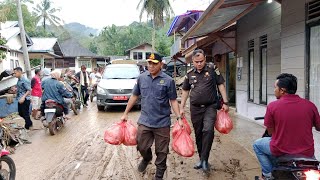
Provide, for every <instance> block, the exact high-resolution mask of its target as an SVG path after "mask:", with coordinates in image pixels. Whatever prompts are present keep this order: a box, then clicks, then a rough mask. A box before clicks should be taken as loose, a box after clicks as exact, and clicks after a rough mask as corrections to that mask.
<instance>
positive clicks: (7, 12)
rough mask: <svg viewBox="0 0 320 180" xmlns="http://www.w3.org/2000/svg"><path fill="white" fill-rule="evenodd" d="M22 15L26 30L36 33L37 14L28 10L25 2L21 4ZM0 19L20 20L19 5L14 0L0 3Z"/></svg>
mask: <svg viewBox="0 0 320 180" xmlns="http://www.w3.org/2000/svg"><path fill="white" fill-rule="evenodd" d="M21 10H22V16H23V21H24V26H25V29H26V32H27V33H28V34H29V33H34V32H35V31H36V26H37V23H36V16H35V14H33V13H31V12H30V11H29V10H28V7H27V5H26V4H25V3H22V5H21ZM0 21H2V22H3V21H18V14H17V5H16V3H15V2H14V1H12V0H10V1H9V0H7V1H4V2H2V3H0Z"/></svg>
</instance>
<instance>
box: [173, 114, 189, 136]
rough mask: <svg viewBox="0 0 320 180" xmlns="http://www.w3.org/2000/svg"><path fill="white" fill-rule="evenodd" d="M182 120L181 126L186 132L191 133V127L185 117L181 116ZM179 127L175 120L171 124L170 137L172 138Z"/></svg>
mask: <svg viewBox="0 0 320 180" xmlns="http://www.w3.org/2000/svg"><path fill="white" fill-rule="evenodd" d="M182 122H183V127H184V128H185V129H186V131H187V133H188V134H191V127H190V125H189V123H188V121H187V119H186V118H182ZM180 129H181V126H180V125H179V122H178V121H177V122H176V123H175V124H174V125H173V128H172V138H174V137H175V136H176V135H177V133H178V131H179V130H180Z"/></svg>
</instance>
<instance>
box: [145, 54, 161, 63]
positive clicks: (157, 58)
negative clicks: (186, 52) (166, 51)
mask: <svg viewBox="0 0 320 180" xmlns="http://www.w3.org/2000/svg"><path fill="white" fill-rule="evenodd" d="M147 61H152V62H154V63H159V62H161V61H162V56H160V55H159V54H157V53H151V54H150V56H149V57H147Z"/></svg>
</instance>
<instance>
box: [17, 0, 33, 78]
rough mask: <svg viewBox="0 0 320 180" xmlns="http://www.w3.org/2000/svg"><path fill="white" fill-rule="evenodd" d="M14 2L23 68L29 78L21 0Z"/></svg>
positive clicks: (29, 70) (29, 71)
mask: <svg viewBox="0 0 320 180" xmlns="http://www.w3.org/2000/svg"><path fill="white" fill-rule="evenodd" d="M16 2H17V12H18V18H19V28H20V37H21V42H22V51H23V60H24V65H25V68H26V69H25V70H26V73H27V77H28V79H31V78H32V77H31V67H30V61H29V54H28V47H27V40H26V32H25V30H24V24H23V17H22V10H21V2H20V0H16Z"/></svg>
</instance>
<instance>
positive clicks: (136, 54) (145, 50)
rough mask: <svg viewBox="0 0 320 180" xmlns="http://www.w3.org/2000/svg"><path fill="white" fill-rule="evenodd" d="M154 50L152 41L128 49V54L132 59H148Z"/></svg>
mask: <svg viewBox="0 0 320 180" xmlns="http://www.w3.org/2000/svg"><path fill="white" fill-rule="evenodd" d="M152 52H154V51H153V49H152V45H151V44H150V43H142V44H139V45H137V46H135V47H132V48H130V49H128V50H126V54H127V55H128V56H129V59H131V60H138V61H139V60H146V59H147V57H149V56H150V54H151V53H152Z"/></svg>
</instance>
